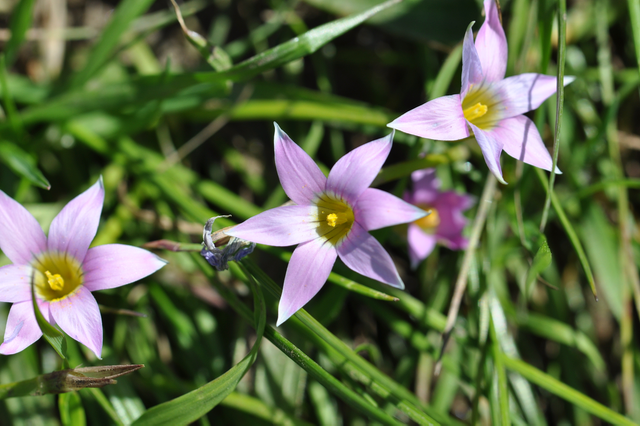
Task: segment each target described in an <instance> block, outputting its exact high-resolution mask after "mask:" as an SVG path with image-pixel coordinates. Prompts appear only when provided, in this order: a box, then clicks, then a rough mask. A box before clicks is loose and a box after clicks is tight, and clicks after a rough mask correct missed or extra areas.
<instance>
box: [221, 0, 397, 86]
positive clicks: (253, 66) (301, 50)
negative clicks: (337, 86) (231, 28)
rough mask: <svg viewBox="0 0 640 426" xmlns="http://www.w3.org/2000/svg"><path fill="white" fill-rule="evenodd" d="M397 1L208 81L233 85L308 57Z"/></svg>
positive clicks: (320, 29)
mask: <svg viewBox="0 0 640 426" xmlns="http://www.w3.org/2000/svg"><path fill="white" fill-rule="evenodd" d="M399 1H400V0H388V1H386V2H384V3H382V4H379V5H377V6H374V7H372V8H370V9H368V10H365V11H364V12H362V13H358V14H356V15H351V16H347V17H345V18H342V19H337V20H335V21H333V22H330V23H328V24H324V25H321V26H319V27H317V28H314V29H312V30H309V31H307V32H306V33H304V34H302V35H301V36H299V37H295V38H293V39H291V40H289V41H287V42H285V43H282V44H280V45H278V46H276V47H274V48H272V49H269V50H267V51H265V52H263V53H261V54H259V55H256V56H254V57H253V58H250V59H247V60H246V61H244V62H241V63H239V64H238V65H236V66H234V67H232V68H230V69H229V70H227V71H224V72H222V73H218V74H219V75H216V74H213V75H211V77H213V78H216V79H217V78H219V77H220V76H223V77H226V78H229V79H231V80H233V81H241V80H247V79H249V78H251V77H253V76H256V75H258V74H260V73H263V72H265V71H268V70H270V69H273V68H277V67H279V66H281V65H284V64H286V63H288V62H291V61H294V60H296V59H298V58H302V57H303V56H306V55H310V54H311V53H314V52H315V51H317V50H318V49H320V48H321V47H322V46H324V45H325V44H327V43H329V42H330V41H331V40H333V39H334V38H336V37H338V36H340V35H342V34H344V33H346V32H347V31H349V30H351V29H352V28H354V27H356V26H358V25H360V24H361V23H363V22H364V21H366V20H367V19H369V18H371V17H372V16H373V15H375V14H376V13H378V12H380V11H383V10H385V9H387V8H389V7H390V6H393V5H394V4H397V3H399Z"/></svg>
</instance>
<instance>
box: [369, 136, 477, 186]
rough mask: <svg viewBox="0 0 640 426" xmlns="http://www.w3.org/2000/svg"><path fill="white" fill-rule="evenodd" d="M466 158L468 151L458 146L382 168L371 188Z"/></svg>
mask: <svg viewBox="0 0 640 426" xmlns="http://www.w3.org/2000/svg"><path fill="white" fill-rule="evenodd" d="M468 157H469V151H468V150H467V149H466V148H465V147H464V146H462V145H458V146H455V147H453V148H450V149H448V150H447V151H445V152H444V153H442V154H428V155H425V156H424V158H416V159H415V160H408V161H403V162H402V163H398V164H393V165H391V166H387V167H384V168H382V169H381V170H380V172H378V176H376V178H375V180H374V181H373V183H372V184H371V186H379V185H382V184H383V183H387V182H390V181H393V180H396V179H400V178H402V177H405V176H409V175H410V174H411V172H414V171H416V170H421V169H425V168H429V167H436V166H439V165H441V164H450V163H452V162H455V161H464V160H466V159H467V158H468Z"/></svg>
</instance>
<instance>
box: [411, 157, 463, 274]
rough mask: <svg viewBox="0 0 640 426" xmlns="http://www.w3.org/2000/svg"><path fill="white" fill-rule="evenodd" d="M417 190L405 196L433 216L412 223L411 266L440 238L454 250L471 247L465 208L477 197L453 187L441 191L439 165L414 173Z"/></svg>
mask: <svg viewBox="0 0 640 426" xmlns="http://www.w3.org/2000/svg"><path fill="white" fill-rule="evenodd" d="M411 180H412V181H413V190H412V191H411V192H406V193H405V194H404V197H403V198H404V200H405V201H407V202H408V203H411V204H413V205H415V206H418V207H420V208H421V209H423V210H425V211H431V214H430V215H429V216H425V217H423V218H422V219H418V220H416V221H414V222H413V223H410V224H409V230H408V233H407V239H408V241H409V258H410V259H411V267H412V268H414V269H415V268H416V267H417V266H418V264H419V263H420V262H421V261H422V260H424V259H425V258H426V257H427V256H429V254H431V252H432V251H433V249H434V248H435V246H436V242H438V243H440V244H442V245H444V246H446V247H449V248H450V249H452V250H462V249H465V248H466V247H467V242H468V241H467V239H466V238H465V237H463V236H462V230H463V229H464V227H465V225H466V224H467V219H466V218H465V217H464V216H463V215H462V212H463V211H465V210H467V209H468V208H469V207H471V206H472V205H473V202H474V201H473V197H471V196H469V195H462V194H457V193H455V192H453V191H446V192H442V191H440V189H439V188H440V181H439V180H438V179H437V178H436V170H435V169H424V170H416V171H415V172H413V173H411Z"/></svg>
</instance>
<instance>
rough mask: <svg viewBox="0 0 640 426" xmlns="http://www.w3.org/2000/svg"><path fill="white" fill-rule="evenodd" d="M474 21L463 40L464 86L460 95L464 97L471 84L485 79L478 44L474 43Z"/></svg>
mask: <svg viewBox="0 0 640 426" xmlns="http://www.w3.org/2000/svg"><path fill="white" fill-rule="evenodd" d="M473 24H474V23H473V22H472V23H470V24H469V27H468V28H467V32H466V33H465V35H464V41H463V42H462V86H461V92H460V96H461V97H462V98H463V99H464V96H465V95H466V94H467V91H468V90H469V88H470V86H471V85H474V84H478V83H481V82H482V81H483V79H484V76H483V73H482V71H483V70H482V65H481V62H480V58H479V56H478V51H477V50H476V46H475V45H474V44H473V31H472V29H471V27H473Z"/></svg>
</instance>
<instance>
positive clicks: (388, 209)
mask: <svg viewBox="0 0 640 426" xmlns="http://www.w3.org/2000/svg"><path fill="white" fill-rule="evenodd" d="M353 215H354V216H355V219H356V222H357V223H359V224H360V225H362V227H363V228H364V229H365V230H367V231H373V230H374V229H380V228H385V227H387V226H393V225H398V224H400V223H407V222H413V221H414V220H418V219H420V218H421V217H424V216H426V215H427V212H425V211H424V210H422V209H420V208H418V207H416V206H414V205H411V204H409V203H407V202H405V201H402V200H401V199H400V198H398V197H396V196H395V195H392V194H389V193H388V192H384V191H381V190H379V189H374V188H367V189H366V190H365V191H364V192H363V193H362V195H360V198H358V202H357V203H356V205H355V207H354V210H353Z"/></svg>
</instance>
